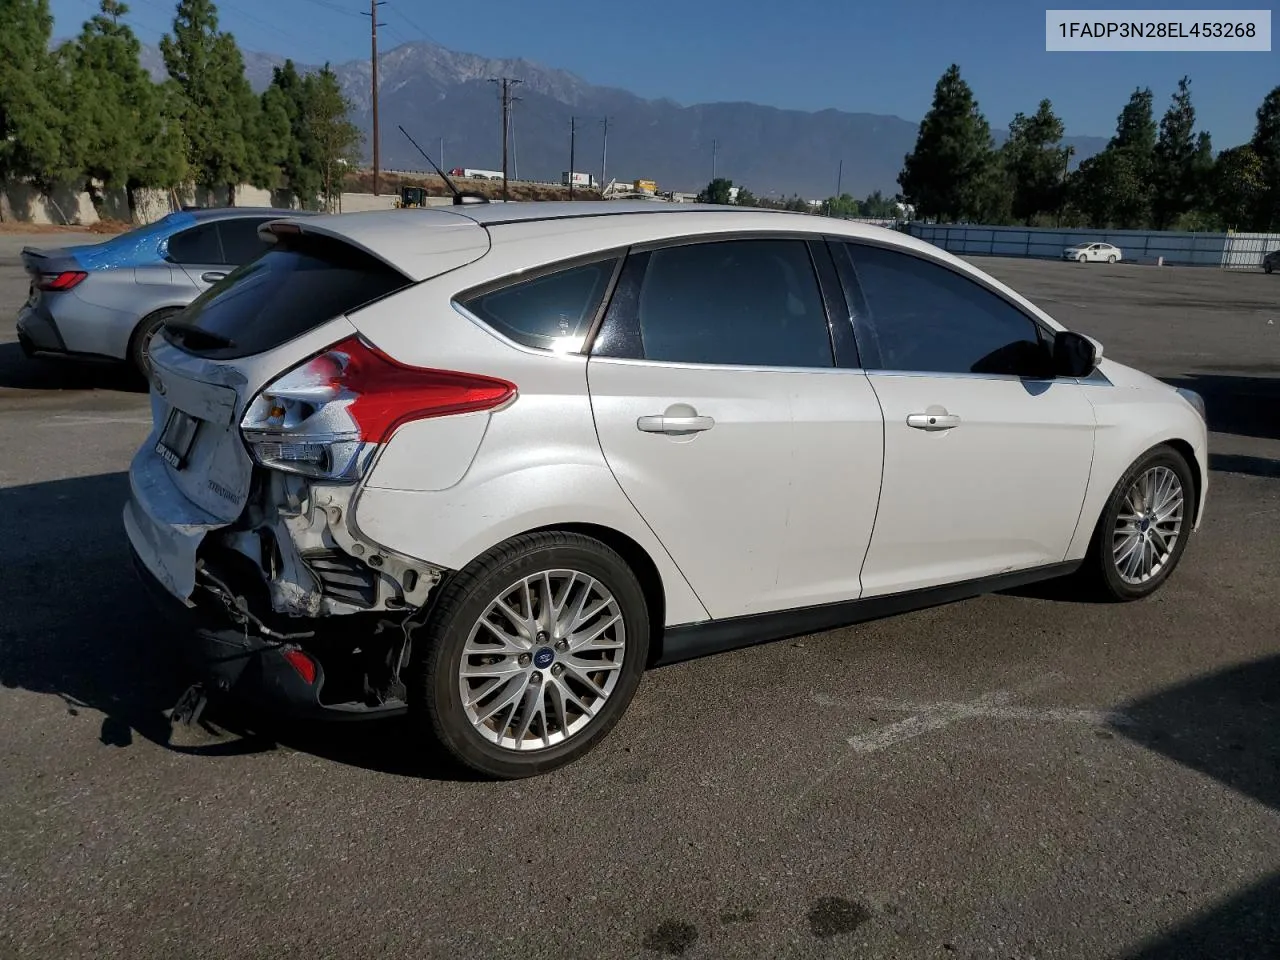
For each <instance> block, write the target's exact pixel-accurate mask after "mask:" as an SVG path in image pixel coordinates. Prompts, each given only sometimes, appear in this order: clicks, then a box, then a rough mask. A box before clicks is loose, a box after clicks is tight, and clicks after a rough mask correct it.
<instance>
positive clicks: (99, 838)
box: [0, 235, 1280, 960]
mask: <svg viewBox="0 0 1280 960" xmlns="http://www.w3.org/2000/svg"><path fill="white" fill-rule="evenodd" d="M53 239H54V238H45V237H40V238H38V242H44V243H51V242H52V240H53ZM56 239H57V240H58V241H62V242H66V241H65V238H62V237H59V238H56ZM24 242H37V240H33V238H31V237H14V236H4V235H0V318H2V321H0V570H2V571H3V573H4V576H3V577H2V578H0V810H3V816H2V817H0V956H2V957H10V956H13V957H41V958H43V957H50V958H64V957H79V956H94V957H102V956H127V957H130V958H144V957H273V958H278V957H294V956H296V957H314V956H332V955H338V954H343V955H348V954H350V955H357V956H374V955H386V956H390V955H399V956H411V957H457V956H467V957H485V958H488V957H508V956H510V957H521V958H525V960H528V958H533V957H555V958H576V957H583V958H587V957H591V958H601V957H647V956H653V957H662V956H683V957H688V958H711V957H716V958H719V957H754V958H759V957H841V958H847V957H863V956H866V957H904V958H923V957H983V958H986V957H1008V958H1032V957H1036V958H1046V957H1069V958H1085V957H1087V958H1101V957H1116V958H1134V960H1136V958H1173V957H1178V958H1187V957H1205V958H1208V957H1212V958H1215V960H1225V958H1228V957H1248V958H1260V957H1271V956H1280V909H1277V904H1280V599H1277V596H1276V592H1277V591H1276V588H1277V584H1280V575H1278V571H1280V533H1278V531H1280V278H1278V277H1266V276H1263V275H1262V274H1260V273H1254V274H1228V273H1224V272H1220V271H1216V270H1190V269H1186V270H1176V269H1158V268H1154V267H1136V266H1127V265H1123V264H1121V265H1116V266H1107V265H1101V264H1098V265H1087V266H1082V265H1077V264H1068V263H1056V262H1029V261H1013V260H981V261H979V263H980V265H981V266H982V267H984V268H985V269H988V270H990V271H991V272H993V273H994V274H995V275H997V276H999V277H1001V278H1002V279H1005V280H1007V281H1009V282H1011V283H1012V284H1013V285H1014V286H1015V287H1017V288H1019V289H1020V290H1022V291H1023V292H1024V293H1026V294H1027V295H1029V296H1030V297H1031V298H1032V299H1034V300H1036V301H1037V302H1038V303H1040V304H1041V305H1042V306H1044V307H1045V308H1046V309H1048V310H1049V311H1050V312H1051V313H1053V314H1055V315H1056V316H1058V317H1059V318H1060V319H1061V320H1062V321H1063V322H1065V323H1066V324H1068V325H1069V326H1072V327H1074V328H1075V329H1078V330H1080V331H1081V332H1084V333H1088V334H1091V335H1093V336H1096V337H1097V338H1098V339H1100V340H1101V341H1102V342H1103V343H1104V344H1105V346H1106V350H1107V353H1108V355H1110V356H1113V357H1115V358H1116V359H1118V360H1120V361H1122V362H1128V363H1133V364H1135V365H1137V366H1140V367H1141V368H1143V369H1145V370H1147V371H1148V372H1150V373H1153V374H1155V375H1157V376H1160V377H1163V378H1165V379H1167V380H1169V381H1171V382H1177V383H1179V384H1185V385H1188V386H1192V387H1194V388H1195V389H1197V390H1200V391H1201V392H1202V393H1203V394H1204V395H1205V397H1206V398H1207V401H1208V405H1209V419H1210V421H1211V427H1212V429H1213V431H1214V433H1213V435H1212V437H1211V449H1212V451H1213V462H1212V464H1211V466H1212V468H1213V474H1212V478H1211V490H1210V499H1209V502H1208V509H1207V514H1206V519H1205V525H1204V527H1203V528H1202V530H1201V532H1199V533H1198V534H1197V535H1196V536H1195V537H1194V539H1193V540H1192V542H1191V545H1190V547H1189V549H1188V551H1187V553H1186V555H1185V558H1184V560H1183V562H1182V565H1181V567H1180V568H1179V570H1178V571H1177V573H1176V574H1175V576H1174V578H1173V579H1172V580H1171V582H1170V583H1169V585H1168V586H1167V588H1166V589H1165V590H1163V591H1162V592H1161V593H1160V594H1158V595H1157V596H1156V597H1154V598H1152V599H1151V600H1149V601H1147V602H1143V603H1138V604H1127V605H1123V606H1108V605H1095V604H1088V603H1080V602H1075V601H1073V600H1071V599H1070V598H1069V597H1066V596H1063V595H1062V594H1061V592H1060V591H1055V590H1053V589H1039V590H1034V591H1023V592H1021V593H1020V594H1018V595H998V596H989V597H984V598H981V599H978V600H973V601H969V602H966V603H962V604H957V605H953V606H949V607H942V608H936V609H933V610H928V611H923V612H920V613H916V614H911V615H907V616H902V617H898V618H894V619H889V620H883V621H879V622H876V623H870V624H865V625H862V626H858V627H856V628H852V629H847V630H840V631H835V632H832V633H828V634H824V635H821V636H812V637H806V638H803V639H800V640H795V641H787V642H782V643H777V644H772V645H767V646H762V647H757V648H754V649H750V650H745V651H739V652H735V653H730V654H725V655H721V656H719V657H715V658H710V659H705V660H701V661H696V662H693V663H687V664H683V665H679V666H675V667H669V668H666V669H662V670H658V671H654V672H652V673H650V674H649V675H648V676H647V677H646V679H645V681H644V683H643V685H642V687H641V690H640V693H639V694H638V695H637V698H636V700H635V702H634V703H633V705H632V707H631V708H630V710H629V712H628V713H627V715H626V716H625V717H624V718H623V720H622V722H621V723H620V724H619V726H618V727H617V728H616V730H615V731H614V733H613V734H612V735H611V736H610V737H609V738H608V739H607V741H606V742H605V743H604V744H603V745H602V746H601V747H600V748H599V749H598V750H597V751H595V752H594V753H592V754H591V755H589V756H588V757H587V758H586V759H585V760H584V761H582V762H580V763H578V764H576V765H574V766H572V767H569V768H567V769H565V770H562V771H560V772H558V773H555V774H553V775H550V776H548V777H545V778H542V779H538V780H534V781H525V782H521V783H514V784H512V783H508V784H491V783H478V782H468V781H467V780H466V779H463V778H460V777H459V775H458V774H457V772H456V771H455V770H453V769H451V768H449V767H448V766H446V765H444V764H443V762H442V761H441V760H440V758H438V757H435V756H432V755H427V754H422V753H418V752H415V749H414V742H413V740H412V739H411V738H410V737H409V735H408V730H407V729H406V727H405V725H404V724H403V723H402V722H399V721H390V722H386V723H381V724H377V725H363V726H351V727H347V728H342V729H339V730H325V731H322V732H318V731H315V730H308V729H287V728H280V729H273V730H272V731H270V735H257V736H242V735H239V734H236V733H232V732H229V731H223V732H217V731H215V732H213V733H210V732H204V731H199V730H196V731H179V733H178V734H175V735H171V730H170V725H169V723H168V721H167V720H166V719H165V713H164V711H165V710H166V709H168V708H169V707H171V706H172V705H173V703H174V701H175V699H176V698H177V695H178V694H179V693H180V692H181V690H182V688H183V686H184V683H183V678H182V677H181V676H180V674H179V672H178V670H177V660H176V657H175V656H174V654H173V650H172V638H171V637H169V636H167V635H166V634H165V632H164V631H163V630H162V629H160V628H159V626H158V625H157V624H156V623H155V622H154V621H153V620H152V619H151V617H150V616H149V610H148V607H147V605H146V602H145V600H144V597H143V596H142V593H141V591H140V589H139V588H138V587H137V586H136V585H135V583H134V580H133V575H132V573H131V571H130V569H129V566H128V562H127V557H126V549H125V540H124V535H123V532H122V531H121V529H120V523H119V511H120V506H121V504H122V503H123V500H124V497H125V492H126V480H125V473H124V471H125V470H126V468H127V466H128V462H129V458H130V456H131V454H132V452H133V451H134V449H136V447H137V446H138V444H139V443H140V442H141V440H142V439H143V438H144V436H145V435H146V433H147V430H148V426H147V423H148V421H147V410H146V400H145V396H144V394H142V393H141V392H140V391H139V390H138V388H137V387H136V386H135V385H134V384H133V383H132V382H131V381H130V380H129V378H128V377H124V376H120V375H118V374H116V373H113V372H110V371H98V370H92V369H90V370H83V369H75V368H69V367H67V368H62V367H57V366H46V365H42V364H35V363H31V362H28V361H25V360H24V359H23V358H22V356H21V353H20V351H19V349H18V347H17V344H16V343H15V342H14V334H13V327H12V316H13V314H14V312H15V311H16V309H17V307H18V306H19V304H20V303H21V302H22V300H23V299H24V298H25V295H26V281H25V279H24V277H23V276H22V274H21V270H20V268H19V266H18V262H17V259H16V254H17V251H18V250H19V249H20V247H21V245H22V244H23V243H24ZM1273 321H1274V322H1273ZM233 719H234V718H230V719H227V725H230V726H232V727H234V723H233Z"/></svg>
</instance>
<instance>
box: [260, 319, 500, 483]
mask: <svg viewBox="0 0 1280 960" xmlns="http://www.w3.org/2000/svg"><path fill="white" fill-rule="evenodd" d="M515 394H516V386H515V384H513V383H509V382H507V381H506V380H499V379H497V378H494V377H485V376H480V375H477V374H471V373H457V372H454V371H452V370H432V369H428V368H424V367H410V366H406V365H405V364H402V363H399V362H397V361H395V360H392V359H391V358H390V357H388V356H387V355H386V354H384V353H382V352H380V351H379V350H377V349H376V348H375V347H373V346H372V345H370V344H369V343H366V342H365V341H364V340H362V339H361V338H360V337H350V338H348V339H346V340H343V341H342V342H341V343H337V344H334V345H333V346H332V347H330V348H329V349H327V350H325V352H324V353H321V354H319V355H317V356H315V357H312V358H311V359H310V360H307V361H305V362H304V363H302V364H300V365H298V366H297V367H294V368H293V369H292V370H290V371H289V372H288V373H286V374H284V375H283V376H281V377H278V378H277V379H276V380H274V381H272V382H271V383H269V384H268V385H267V386H265V387H263V388H262V392H261V393H259V394H258V396H257V397H256V398H254V401H253V402H252V403H251V404H250V405H249V409H248V410H246V411H245V415H244V418H243V420H241V423H240V428H241V433H242V434H243V435H244V438H245V440H246V442H247V443H248V444H249V449H250V450H251V451H252V453H253V455H254V458H255V459H256V460H257V461H258V462H259V463H260V464H262V465H263V466H267V467H272V468H274V469H278V470H286V471H289V472H292V473H301V474H305V475H308V476H315V477H322V478H324V479H330V480H355V479H358V478H359V476H360V475H361V473H362V471H363V468H364V465H365V463H367V462H368V454H369V453H370V452H371V451H372V450H373V449H376V446H377V445H378V444H381V443H384V442H385V441H386V440H387V439H389V438H390V436H391V434H392V433H394V432H395V430H396V428H397V427H399V426H400V425H401V424H404V423H407V422H409V421H411V420H422V419H426V418H429V417H443V416H449V415H452V414H458V413H470V412H473V411H478V410H490V409H492V408H494V407H497V406H500V405H501V404H503V403H506V402H507V401H508V400H509V399H511V398H512V397H513V396H515Z"/></svg>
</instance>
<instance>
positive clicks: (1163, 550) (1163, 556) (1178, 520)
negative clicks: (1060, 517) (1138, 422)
mask: <svg viewBox="0 0 1280 960" xmlns="http://www.w3.org/2000/svg"><path fill="white" fill-rule="evenodd" d="M1194 471H1195V467H1193V466H1192V464H1191V462H1190V461H1189V460H1188V459H1187V457H1186V456H1185V455H1184V454H1183V453H1182V452H1181V451H1180V450H1178V449H1177V448H1175V447H1173V446H1171V445H1168V444H1159V445H1158V446H1155V447H1152V448H1151V449H1150V450H1148V451H1146V452H1145V453H1144V454H1143V455H1142V456H1140V457H1139V458H1138V459H1137V460H1136V461H1134V463H1133V464H1132V465H1131V466H1130V467H1129V469H1128V470H1126V471H1125V472H1124V474H1123V475H1122V476H1121V477H1120V478H1119V479H1118V480H1117V481H1116V484H1115V486H1114V487H1112V488H1111V494H1110V495H1109V496H1108V497H1107V502H1106V505H1105V506H1104V507H1103V509H1102V512H1101V514H1100V515H1099V516H1098V520H1097V523H1096V525H1095V526H1094V530H1093V538H1092V540H1091V541H1090V544H1089V550H1088V552H1087V553H1086V555H1085V558H1084V560H1083V562H1082V564H1081V568H1080V570H1079V571H1078V574H1079V575H1078V576H1077V578H1076V579H1077V581H1078V582H1079V584H1080V586H1081V587H1083V588H1084V591H1085V593H1086V595H1088V596H1091V597H1094V598H1095V599H1099V600H1113V601H1114V600H1119V601H1126V600H1139V599H1141V598H1142V597H1147V596H1150V595H1151V594H1153V593H1155V591H1156V590H1158V589H1160V586H1161V585H1162V584H1163V583H1164V582H1165V581H1166V580H1168V579H1169V576H1170V574H1172V573H1173V571H1174V568H1176V567H1177V565H1178V562H1179V561H1180V560H1181V558H1182V554H1183V552H1184V551H1185V550H1186V548H1187V538H1188V537H1189V535H1190V533H1191V529H1192V524H1193V523H1194V522H1195V515H1196V497H1197V493H1196V485H1195V480H1194V477H1195V473H1194Z"/></svg>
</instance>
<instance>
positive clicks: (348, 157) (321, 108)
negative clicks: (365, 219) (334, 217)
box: [305, 63, 364, 210]
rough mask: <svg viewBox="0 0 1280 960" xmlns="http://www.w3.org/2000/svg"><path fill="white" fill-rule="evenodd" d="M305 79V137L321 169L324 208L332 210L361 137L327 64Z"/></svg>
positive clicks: (348, 106)
mask: <svg viewBox="0 0 1280 960" xmlns="http://www.w3.org/2000/svg"><path fill="white" fill-rule="evenodd" d="M307 79H308V80H309V81H311V82H310V84H309V85H308V86H309V89H308V96H307V109H306V114H305V116H306V124H307V134H308V140H309V141H310V142H311V144H312V145H313V148H314V150H315V159H316V162H317V166H318V169H319V170H320V177H321V194H322V196H323V197H324V204H325V209H326V210H333V208H334V199H335V198H336V197H337V195H338V194H339V193H341V192H342V175H343V172H344V171H345V169H346V167H347V166H348V165H349V164H352V163H355V162H356V161H357V160H358V159H359V154H358V150H359V148H360V144H361V142H362V141H363V139H364V137H363V135H362V134H361V133H360V130H359V129H358V128H357V127H356V125H355V124H353V123H352V122H351V121H350V120H348V119H347V115H348V114H349V113H350V111H351V105H350V104H349V103H348V102H347V98H346V97H345V96H344V95H343V93H342V87H341V86H339V84H338V77H337V75H336V74H335V73H334V72H333V71H332V70H331V69H329V65H328V64H327V63H326V64H325V65H324V69H322V70H321V71H320V72H319V73H316V74H313V75H312V76H310V77H308V78H307Z"/></svg>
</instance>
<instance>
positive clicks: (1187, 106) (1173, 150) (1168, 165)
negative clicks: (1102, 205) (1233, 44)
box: [1151, 77, 1197, 230]
mask: <svg viewBox="0 0 1280 960" xmlns="http://www.w3.org/2000/svg"><path fill="white" fill-rule="evenodd" d="M1195 126H1196V110H1195V107H1194V106H1193V105H1192V103H1191V80H1190V78H1188V77H1183V78H1182V79H1181V80H1179V81H1178V92H1177V93H1175V94H1174V95H1173V102H1172V103H1171V104H1170V105H1169V109H1168V110H1167V111H1166V112H1165V115H1164V117H1163V118H1161V120H1160V135H1159V137H1158V138H1157V139H1156V147H1155V153H1154V163H1153V166H1152V176H1151V179H1152V186H1153V188H1154V190H1153V197H1152V204H1151V221H1152V225H1153V226H1154V227H1155V228H1156V229H1157V230H1165V229H1168V228H1169V227H1170V226H1171V225H1172V224H1174V223H1175V222H1176V221H1177V219H1178V218H1179V217H1180V216H1181V215H1182V214H1184V213H1186V212H1187V211H1189V210H1190V209H1191V208H1192V206H1193V204H1194V203H1195V199H1196V182H1195V157H1196V149H1197V140H1196V133H1195Z"/></svg>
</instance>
